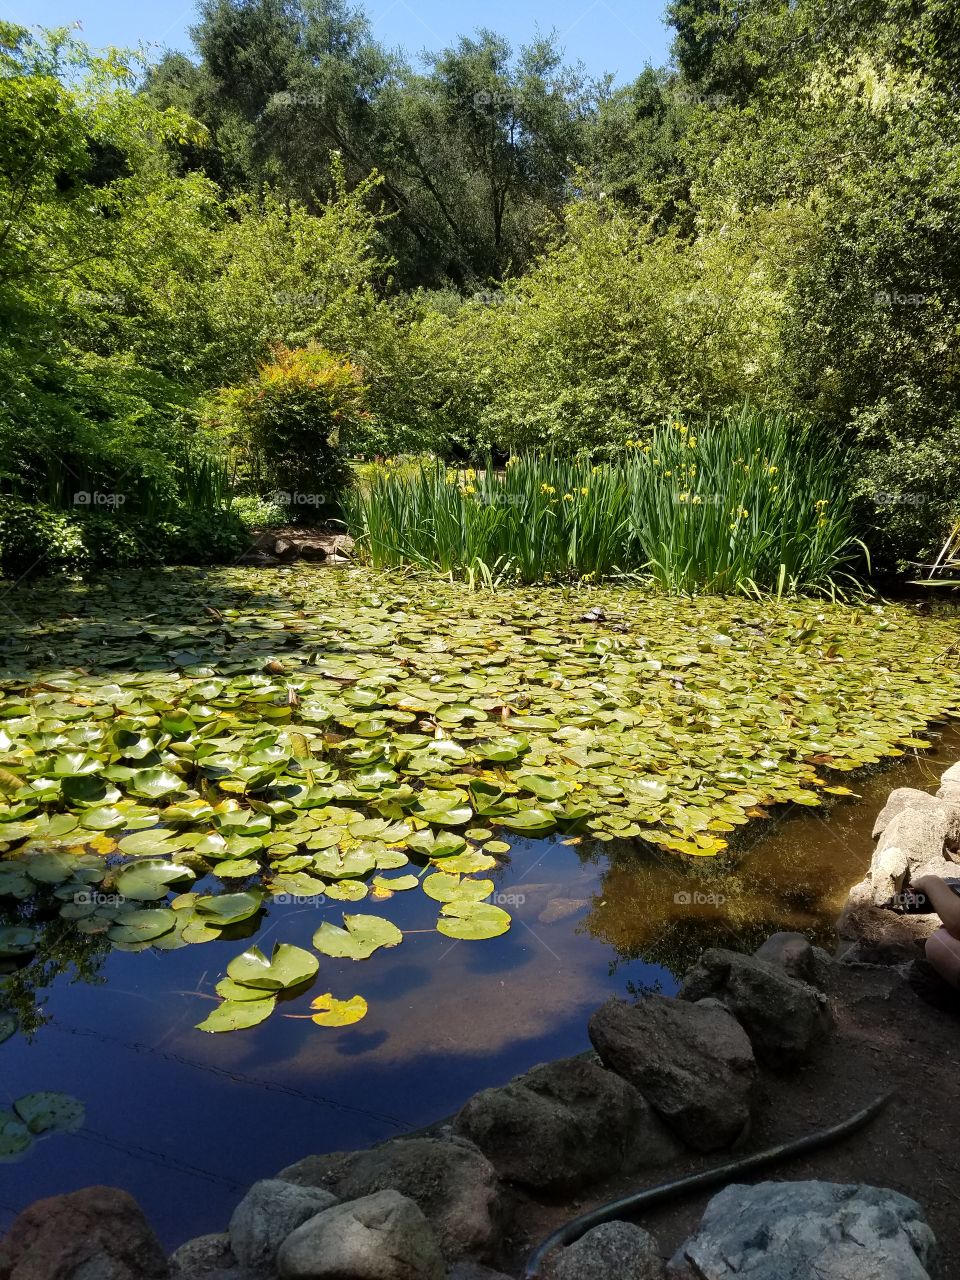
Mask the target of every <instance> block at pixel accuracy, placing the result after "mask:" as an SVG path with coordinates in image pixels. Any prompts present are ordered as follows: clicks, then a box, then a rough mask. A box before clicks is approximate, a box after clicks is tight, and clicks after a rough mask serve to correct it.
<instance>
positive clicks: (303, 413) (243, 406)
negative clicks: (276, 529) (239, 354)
mask: <svg viewBox="0 0 960 1280" xmlns="http://www.w3.org/2000/svg"><path fill="white" fill-rule="evenodd" d="M364 406H365V390H364V385H363V375H362V373H361V371H360V369H358V368H357V367H356V365H352V364H351V363H350V362H349V361H347V360H343V359H341V358H339V357H337V356H335V355H333V354H331V352H329V351H326V350H324V349H323V348H322V347H316V346H308V347H301V348H299V349H297V350H291V349H290V348H288V347H282V346H277V347H275V348H274V350H273V358H272V360H271V361H270V362H269V363H267V364H264V365H262V366H261V368H260V370H259V373H258V376H257V378H256V380H255V381H251V382H249V383H246V384H244V385H243V386H240V387H233V388H229V389H227V390H224V391H222V392H221V393H220V395H219V397H217V398H216V399H215V400H214V401H213V402H212V404H211V408H210V412H211V415H212V422H213V424H214V425H215V427H216V428H217V429H218V430H219V431H221V432H222V433H223V434H224V436H225V438H226V439H227V441H228V442H229V444H230V447H231V448H232V449H233V450H234V452H235V454H236V455H237V457H238V467H239V472H240V475H241V477H242V479H243V481H244V482H246V483H248V484H250V485H252V486H253V488H254V489H255V490H256V491H257V492H263V491H264V490H265V489H266V488H268V487H270V486H275V487H276V488H277V490H278V496H277V498H276V499H275V501H277V502H278V503H280V504H286V505H288V506H289V508H290V517H291V519H292V520H309V519H312V518H314V517H315V516H316V515H317V514H318V513H330V512H335V511H337V510H338V509H339V504H340V500H341V493H342V491H343V490H344V489H345V488H346V486H347V485H348V484H349V480H350V470H349V467H348V466H347V463H346V461H345V459H344V456H343V453H342V451H341V448H340V440H341V436H344V437H347V438H349V436H350V434H351V433H352V432H356V431H359V430H361V429H362V428H363V426H364V424H365V423H366V421H367V419H368V412H367V410H366V408H365V407H364Z"/></svg>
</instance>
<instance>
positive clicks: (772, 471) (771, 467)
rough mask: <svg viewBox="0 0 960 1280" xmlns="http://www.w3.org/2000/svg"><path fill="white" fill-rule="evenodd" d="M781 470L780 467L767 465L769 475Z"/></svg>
mask: <svg viewBox="0 0 960 1280" xmlns="http://www.w3.org/2000/svg"><path fill="white" fill-rule="evenodd" d="M779 470H780V468H779V467H774V466H769V467H767V475H768V476H775V475H776V474H777V472H778V471H779Z"/></svg>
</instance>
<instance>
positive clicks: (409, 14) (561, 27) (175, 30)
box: [0, 0, 670, 82]
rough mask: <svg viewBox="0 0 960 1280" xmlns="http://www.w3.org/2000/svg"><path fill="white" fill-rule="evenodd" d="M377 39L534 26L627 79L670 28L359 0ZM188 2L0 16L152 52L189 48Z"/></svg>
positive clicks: (445, 37)
mask: <svg viewBox="0 0 960 1280" xmlns="http://www.w3.org/2000/svg"><path fill="white" fill-rule="evenodd" d="M363 7H364V8H365V9H366V12H367V14H368V16H369V17H370V19H371V21H372V23H373V28H374V32H375V34H376V36H377V38H378V39H379V40H381V41H382V42H383V43H384V44H386V45H388V46H390V47H391V48H396V47H401V48H403V49H405V50H407V52H408V53H409V54H411V55H415V54H417V53H418V52H419V51H420V50H422V49H424V48H430V49H438V48H442V47H443V46H445V45H447V44H450V43H452V42H453V40H454V39H455V37H456V36H457V35H460V34H469V33H471V32H473V31H474V30H475V29H476V28H477V27H481V26H487V27H492V28H493V30H494V31H498V32H501V33H502V34H503V35H505V36H507V37H508V38H509V39H510V40H511V41H512V42H513V43H514V44H521V43H523V42H524V41H526V40H529V39H530V38H531V37H532V36H533V35H535V34H536V33H537V31H538V30H539V31H541V32H544V33H546V32H549V31H550V30H553V29H555V30H556V31H557V33H558V35H559V37H560V43H561V45H562V46H563V48H564V49H565V50H566V55H567V60H568V61H570V62H575V61H577V60H582V61H583V62H584V64H585V65H586V68H587V70H588V72H590V73H591V74H593V75H600V74H601V73H602V72H604V71H611V72H613V73H614V74H615V75H616V77H617V80H618V81H621V82H623V81H627V80H632V79H633V78H634V77H635V76H636V75H638V74H639V73H640V71H642V70H643V67H644V66H645V64H646V63H648V62H651V63H653V64H654V65H655V66H656V65H659V64H661V63H663V62H665V61H666V57H667V48H668V45H669V42H670V32H669V31H668V29H667V27H666V26H665V25H664V23H663V19H662V12H663V6H662V4H661V2H660V0H484V2H483V3H480V2H479V0H476V2H475V0H467V3H462V2H461V3H450V2H449V0H366V3H364V4H363ZM195 12H196V0H0V14H2V15H3V16H4V17H5V18H7V19H9V20H11V21H15V22H20V23H22V24H23V25H24V26H31V25H34V24H37V25H40V26H47V27H51V26H68V25H70V24H71V23H73V22H74V21H79V22H80V23H82V32H83V38H84V39H85V40H86V41H87V43H88V44H91V45H94V46H95V47H102V46H103V45H105V44H115V45H121V46H137V45H140V44H150V45H152V46H154V49H155V50H159V49H162V48H166V47H169V48H174V49H183V50H184V51H186V50H187V49H188V47H189V37H188V35H187V28H188V27H189V26H190V25H191V23H193V22H194V20H195Z"/></svg>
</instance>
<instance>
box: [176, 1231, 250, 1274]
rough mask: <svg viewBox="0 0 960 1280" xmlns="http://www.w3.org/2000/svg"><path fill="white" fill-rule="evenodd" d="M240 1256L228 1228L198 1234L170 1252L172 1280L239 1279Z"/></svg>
mask: <svg viewBox="0 0 960 1280" xmlns="http://www.w3.org/2000/svg"><path fill="white" fill-rule="evenodd" d="M237 1276H238V1269H237V1259H236V1258H235V1257H234V1254H233V1250H232V1249H231V1248H230V1236H229V1235H228V1234H227V1232H226V1231H223V1232H220V1233H218V1234H216V1235H209V1236H197V1237H196V1239H194V1240H188V1241H187V1242H186V1244H182V1245H181V1246H180V1248H179V1249H176V1250H175V1251H174V1252H173V1253H171V1255H170V1280H235V1277H237Z"/></svg>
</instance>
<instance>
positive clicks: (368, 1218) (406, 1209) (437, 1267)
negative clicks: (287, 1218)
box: [277, 1191, 446, 1280]
mask: <svg viewBox="0 0 960 1280" xmlns="http://www.w3.org/2000/svg"><path fill="white" fill-rule="evenodd" d="M277 1269H278V1271H279V1272H280V1275H281V1276H282V1277H284V1280H444V1277H445V1276H446V1266H445V1265H444V1261H443V1256H442V1254H441V1253H440V1247H439V1245H438V1244H437V1241H436V1239H435V1237H434V1234H433V1232H432V1231H431V1230H430V1224H429V1223H428V1222H427V1220H426V1218H425V1217H424V1216H423V1214H422V1213H421V1212H420V1209H419V1208H418V1207H417V1206H416V1205H415V1204H414V1202H413V1201H412V1200H409V1199H408V1198H407V1197H406V1196H402V1195H401V1194H400V1193H399V1191H378V1192H377V1193H376V1195H372V1196H364V1197H363V1198H362V1199H360V1200H351V1201H349V1202H348V1203H347V1204H338V1205H335V1206H334V1207H333V1208H332V1209H325V1210H324V1212H323V1213H318V1214H317V1215H316V1216H315V1217H313V1218H310V1219H309V1220H308V1221H307V1222H305V1223H303V1225H302V1226H299V1227H297V1229H296V1230H295V1231H293V1232H292V1233H291V1234H290V1235H289V1236H287V1238H286V1240H285V1241H284V1242H283V1244H282V1245H281V1247H280V1252H279V1254H278V1255H277Z"/></svg>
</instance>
